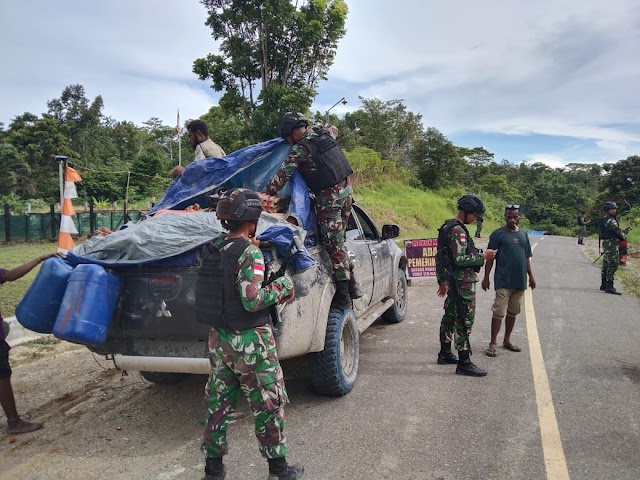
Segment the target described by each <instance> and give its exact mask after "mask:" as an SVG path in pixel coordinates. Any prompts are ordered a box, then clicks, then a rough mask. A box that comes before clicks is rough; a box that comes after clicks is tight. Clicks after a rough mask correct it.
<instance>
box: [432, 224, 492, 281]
mask: <svg viewBox="0 0 640 480" xmlns="http://www.w3.org/2000/svg"><path fill="white" fill-rule="evenodd" d="M456 225H460V226H461V227H462V229H463V230H464V231H465V233H466V235H467V253H468V254H474V253H480V250H478V249H477V248H476V245H475V243H473V239H472V238H471V235H469V230H467V227H466V226H465V224H464V223H462V222H460V221H459V220H457V219H455V218H454V219H452V220H449V221H447V222H445V223H443V224H442V226H441V227H440V228H439V229H438V246H437V250H436V262H437V264H438V265H440V266H441V267H442V268H444V269H445V270H447V271H448V272H449V273H450V274H453V272H454V271H455V270H464V269H465V268H473V270H474V271H475V272H476V273H477V272H479V271H480V270H481V269H482V266H481V265H475V266H473V267H459V266H457V265H456V262H455V261H454V260H455V259H454V258H453V252H452V251H451V244H450V243H449V234H450V233H451V229H452V228H453V227H455V226H456Z"/></svg>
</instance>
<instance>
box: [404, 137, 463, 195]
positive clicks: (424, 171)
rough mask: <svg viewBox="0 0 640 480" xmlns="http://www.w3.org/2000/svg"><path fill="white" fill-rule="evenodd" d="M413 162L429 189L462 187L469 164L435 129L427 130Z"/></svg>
mask: <svg viewBox="0 0 640 480" xmlns="http://www.w3.org/2000/svg"><path fill="white" fill-rule="evenodd" d="M411 161H412V163H413V165H414V166H415V167H416V169H417V171H418V176H419V177H420V180H421V181H422V184H423V185H424V186H425V187H427V188H433V189H437V188H442V187H446V186H451V185H462V183H463V180H464V178H465V177H466V175H465V169H466V168H467V164H466V162H465V161H464V159H463V158H462V157H461V156H460V151H459V150H458V148H457V147H456V146H455V145H454V144H453V142H451V140H449V139H448V138H447V137H445V136H444V135H443V134H442V133H440V132H439V131H438V130H437V129H435V128H433V127H429V128H427V131H426V132H424V134H423V135H422V138H420V139H419V140H418V141H417V142H416V144H415V146H414V148H413V150H412V152H411Z"/></svg>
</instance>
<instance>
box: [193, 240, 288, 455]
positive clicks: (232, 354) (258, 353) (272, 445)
mask: <svg viewBox="0 0 640 480" xmlns="http://www.w3.org/2000/svg"><path fill="white" fill-rule="evenodd" d="M226 242H227V240H226V237H225V236H224V235H221V236H220V237H218V240H217V242H216V243H217V246H218V247H221V248H222V249H224V245H225V243H226ZM237 272H238V273H237V286H238V289H239V292H240V298H241V301H242V304H243V306H244V307H245V309H246V310H248V311H251V312H253V311H257V310H261V309H264V308H267V307H269V306H270V305H274V304H276V303H278V302H279V301H280V300H282V299H283V298H286V297H288V296H289V295H291V292H292V291H293V284H292V283H291V280H290V279H288V278H286V277H280V278H278V279H276V280H275V281H274V282H272V283H271V284H270V285H268V286H266V287H264V288H263V287H262V282H263V280H264V258H263V256H262V252H261V251H260V249H259V248H258V247H256V246H255V245H253V244H251V245H249V246H248V247H247V248H246V249H245V251H244V252H243V253H242V255H240V257H239V258H238V263H237ZM209 360H210V362H211V367H212V371H211V375H210V377H209V381H208V382H207V386H206V389H205V394H206V399H207V404H208V408H207V416H206V420H205V431H204V440H203V443H202V451H203V453H204V454H205V455H206V456H207V457H222V456H223V455H225V454H226V453H227V452H228V445H227V434H226V431H227V426H228V425H229V422H230V421H231V419H232V418H233V413H234V412H235V406H236V403H237V401H238V397H239V395H240V390H242V392H243V393H244V395H245V397H246V398H247V401H248V402H249V406H250V407H251V411H252V412H253V418H254V423H255V433H256V437H257V438H258V441H259V442H260V453H261V454H262V455H263V456H264V457H265V458H267V459H270V458H280V457H284V456H285V454H286V453H287V445H286V443H285V435H284V432H283V430H284V405H285V404H286V403H287V402H288V397H287V392H286V390H285V386H284V378H283V375H282V368H281V367H280V363H279V361H278V354H277V350H276V343H275V337H274V335H273V331H272V327H271V325H269V324H266V325H263V326H259V327H256V328H249V329H246V330H228V329H225V328H219V327H212V328H211V330H210V332H209Z"/></svg>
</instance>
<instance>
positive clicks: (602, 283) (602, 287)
mask: <svg viewBox="0 0 640 480" xmlns="http://www.w3.org/2000/svg"><path fill="white" fill-rule="evenodd" d="M606 289H607V279H606V278H605V277H602V278H600V290H601V291H603V292H604V291H605V290H606Z"/></svg>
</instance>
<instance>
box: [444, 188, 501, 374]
mask: <svg viewBox="0 0 640 480" xmlns="http://www.w3.org/2000/svg"><path fill="white" fill-rule="evenodd" d="M483 213H484V204H483V203H482V200H480V199H479V198H478V197H476V196H475V195H463V196H462V197H460V198H459V199H458V215H457V216H456V217H455V218H452V219H450V220H447V221H446V222H445V223H444V224H443V225H442V227H440V233H439V235H438V253H437V254H436V277H437V279H438V285H439V288H438V296H439V297H444V296H445V295H446V296H447V298H446V299H445V302H444V315H443V317H442V321H441V323H440V353H438V364H439V365H444V364H448V363H455V364H457V365H458V366H457V368H456V373H457V374H459V375H469V376H473V377H483V376H485V375H486V374H487V371H486V370H484V369H482V368H480V367H478V366H476V365H475V364H474V363H473V362H472V361H471V359H470V358H469V356H470V355H471V347H470V345H469V335H470V333H471V329H472V327H473V321H474V319H475V313H476V283H477V281H478V274H477V272H478V271H480V268H481V267H482V265H483V264H484V261H485V259H493V258H494V256H495V251H494V250H487V251H485V252H484V254H483V253H482V252H480V251H479V250H478V249H476V248H475V245H474V244H473V240H472V239H471V236H470V235H469V231H468V230H467V227H466V225H468V224H470V223H472V222H474V221H475V220H476V217H477V215H478V214H483ZM454 340H455V346H456V350H457V351H458V355H459V358H458V357H456V355H455V354H453V353H452V351H451V343H452V341H454Z"/></svg>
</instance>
